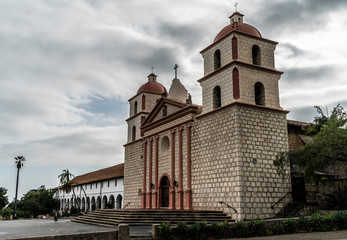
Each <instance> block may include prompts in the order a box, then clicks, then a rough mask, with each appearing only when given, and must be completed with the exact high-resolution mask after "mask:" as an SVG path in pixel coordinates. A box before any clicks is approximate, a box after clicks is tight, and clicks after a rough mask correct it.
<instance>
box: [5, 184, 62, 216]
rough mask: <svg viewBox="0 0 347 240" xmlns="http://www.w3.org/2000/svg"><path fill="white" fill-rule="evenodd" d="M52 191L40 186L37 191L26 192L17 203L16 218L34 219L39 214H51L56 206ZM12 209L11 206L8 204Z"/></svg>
mask: <svg viewBox="0 0 347 240" xmlns="http://www.w3.org/2000/svg"><path fill="white" fill-rule="evenodd" d="M53 195H54V191H52V190H50V189H46V187H45V186H43V185H42V186H41V187H39V188H38V189H32V190H30V191H28V192H27V193H26V194H24V196H23V197H22V198H21V199H20V200H19V201H18V203H17V210H18V211H17V213H18V214H17V215H18V217H25V218H26V217H29V216H30V215H32V216H33V217H36V216H37V215H39V214H47V213H51V212H52V210H53V209H54V208H55V206H56V200H55V199H54V198H53ZM9 206H10V207H13V204H12V203H11V204H9Z"/></svg>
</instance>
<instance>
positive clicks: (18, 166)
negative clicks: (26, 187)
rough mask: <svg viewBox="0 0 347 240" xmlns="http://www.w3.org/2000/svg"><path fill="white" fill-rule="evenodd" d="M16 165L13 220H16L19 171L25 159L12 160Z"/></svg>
mask: <svg viewBox="0 0 347 240" xmlns="http://www.w3.org/2000/svg"><path fill="white" fill-rule="evenodd" d="M14 159H15V160H16V162H15V163H16V164H17V182H16V197H15V199H14V218H17V213H16V211H17V196H18V180H19V170H20V169H21V167H23V163H22V162H24V161H25V160H26V159H25V157H23V156H18V157H15V158H14Z"/></svg>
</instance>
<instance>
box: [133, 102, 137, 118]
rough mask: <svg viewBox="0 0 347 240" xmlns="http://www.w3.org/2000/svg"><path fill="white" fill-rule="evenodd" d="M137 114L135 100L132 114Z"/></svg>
mask: <svg viewBox="0 0 347 240" xmlns="http://www.w3.org/2000/svg"><path fill="white" fill-rule="evenodd" d="M135 114H137V101H135V103H134V115H135Z"/></svg>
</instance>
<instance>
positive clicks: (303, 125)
mask: <svg viewBox="0 0 347 240" xmlns="http://www.w3.org/2000/svg"><path fill="white" fill-rule="evenodd" d="M287 124H288V125H290V126H294V127H305V126H307V125H309V124H310V123H307V122H299V121H294V120H287Z"/></svg>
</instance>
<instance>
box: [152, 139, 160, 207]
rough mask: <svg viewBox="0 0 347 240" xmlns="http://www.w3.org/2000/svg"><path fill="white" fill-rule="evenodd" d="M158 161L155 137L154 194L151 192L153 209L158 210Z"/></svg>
mask: <svg viewBox="0 0 347 240" xmlns="http://www.w3.org/2000/svg"><path fill="white" fill-rule="evenodd" d="M158 160H159V136H156V137H155V160H154V161H155V166H154V168H155V169H154V179H155V180H154V192H153V208H155V209H156V208H159V206H158V191H159V188H158V184H159V183H158V181H159V180H158V177H159V176H158V174H159V165H158Z"/></svg>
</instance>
